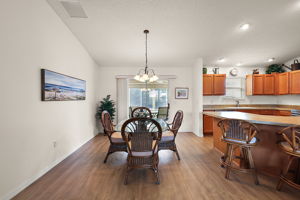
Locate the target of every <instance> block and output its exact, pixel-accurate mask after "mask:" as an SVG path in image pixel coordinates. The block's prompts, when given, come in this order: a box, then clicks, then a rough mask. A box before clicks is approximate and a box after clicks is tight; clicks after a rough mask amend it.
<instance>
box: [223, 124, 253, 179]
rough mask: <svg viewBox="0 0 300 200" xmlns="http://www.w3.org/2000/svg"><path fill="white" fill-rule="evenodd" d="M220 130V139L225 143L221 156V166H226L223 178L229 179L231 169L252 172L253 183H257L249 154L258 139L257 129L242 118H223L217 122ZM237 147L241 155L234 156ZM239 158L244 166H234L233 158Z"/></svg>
mask: <svg viewBox="0 0 300 200" xmlns="http://www.w3.org/2000/svg"><path fill="white" fill-rule="evenodd" d="M218 126H219V127H220V128H221V130H222V134H223V136H222V139H221V140H222V141H223V142H225V143H226V144H227V148H226V152H225V154H224V156H222V157H221V166H222V167H225V168H226V172H225V178H226V179H229V174H230V171H231V170H237V171H240V172H245V173H252V175H253V178H254V183H255V184H256V185H258V184H259V181H258V178H257V172H256V169H255V166H254V161H253V158H252V154H251V148H252V147H254V146H255V145H256V144H257V142H258V139H257V138H256V137H255V136H256V135H257V134H258V132H259V129H258V128H257V127H256V126H255V125H254V124H252V123H250V122H247V121H244V120H235V119H224V120H221V121H220V122H219V123H218ZM237 148H239V149H240V152H241V156H235V155H234V151H235V150H236V149H237ZM235 158H237V159H240V160H241V161H242V164H243V165H244V166H245V167H244V168H242V167H234V166H233V159H235Z"/></svg>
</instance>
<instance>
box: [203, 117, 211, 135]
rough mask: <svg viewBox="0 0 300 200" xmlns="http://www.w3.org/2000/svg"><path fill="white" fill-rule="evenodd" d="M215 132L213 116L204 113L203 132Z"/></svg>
mask: <svg viewBox="0 0 300 200" xmlns="http://www.w3.org/2000/svg"><path fill="white" fill-rule="evenodd" d="M212 132H213V117H211V116H208V115H203V133H204V134H212Z"/></svg>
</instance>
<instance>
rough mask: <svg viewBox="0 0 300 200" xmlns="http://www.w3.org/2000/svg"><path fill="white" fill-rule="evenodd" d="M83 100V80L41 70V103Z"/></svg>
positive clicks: (84, 82)
mask: <svg viewBox="0 0 300 200" xmlns="http://www.w3.org/2000/svg"><path fill="white" fill-rule="evenodd" d="M85 99H86V81H85V80H82V79H78V78H75V77H72V76H68V75H64V74H61V73H58V72H54V71H51V70H48V69H41V100H42V101H79V100H85Z"/></svg>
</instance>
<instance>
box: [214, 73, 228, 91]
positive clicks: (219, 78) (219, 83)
mask: <svg viewBox="0 0 300 200" xmlns="http://www.w3.org/2000/svg"><path fill="white" fill-rule="evenodd" d="M225 84H226V74H214V92H213V93H214V95H225Z"/></svg>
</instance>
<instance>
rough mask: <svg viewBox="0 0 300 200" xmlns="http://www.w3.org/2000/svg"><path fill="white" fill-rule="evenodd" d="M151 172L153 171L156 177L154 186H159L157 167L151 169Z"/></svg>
mask: <svg viewBox="0 0 300 200" xmlns="http://www.w3.org/2000/svg"><path fill="white" fill-rule="evenodd" d="M153 171H154V173H155V176H156V184H157V185H159V184H160V179H159V172H158V168H157V167H155V168H153Z"/></svg>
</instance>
